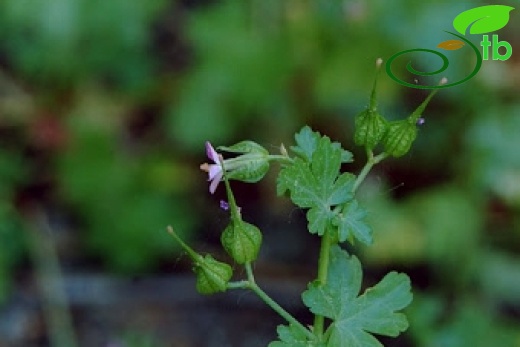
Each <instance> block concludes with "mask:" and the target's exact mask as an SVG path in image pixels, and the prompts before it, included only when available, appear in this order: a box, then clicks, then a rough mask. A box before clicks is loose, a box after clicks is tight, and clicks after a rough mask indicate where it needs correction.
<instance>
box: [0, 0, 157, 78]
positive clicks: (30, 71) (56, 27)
mask: <svg viewBox="0 0 520 347" xmlns="http://www.w3.org/2000/svg"><path fill="white" fill-rule="evenodd" d="M164 4H165V1H163V0H150V1H133V2H131V3H128V2H127V1H124V0H115V1H114V0H113V1H102V0H100V1H97V0H94V1H90V0H52V1H46V0H36V1H32V0H21V1H2V2H1V3H0V40H1V41H2V43H1V44H0V47H1V48H2V51H3V53H4V55H5V58H6V59H7V60H8V61H9V62H10V64H12V65H13V68H14V69H15V71H17V72H19V73H21V74H23V75H25V76H26V77H28V79H29V81H30V82H32V83H42V84H44V85H47V86H49V85H50V86H52V87H53V88H56V87H71V86H74V85H78V83H81V82H88V81H89V80H91V79H92V77H94V76H96V77H98V78H99V77H101V78H105V79H107V80H108V81H110V82H113V83H116V84H117V85H119V86H121V87H137V86H143V85H146V84H147V83H150V79H151V78H153V75H152V69H153V67H154V59H153V58H152V59H151V57H150V56H149V55H148V54H147V53H148V52H147V49H149V47H150V45H151V43H152V42H151V31H150V25H151V24H152V22H153V20H154V19H155V18H156V16H157V15H158V13H159V10H160V9H161V7H164Z"/></svg>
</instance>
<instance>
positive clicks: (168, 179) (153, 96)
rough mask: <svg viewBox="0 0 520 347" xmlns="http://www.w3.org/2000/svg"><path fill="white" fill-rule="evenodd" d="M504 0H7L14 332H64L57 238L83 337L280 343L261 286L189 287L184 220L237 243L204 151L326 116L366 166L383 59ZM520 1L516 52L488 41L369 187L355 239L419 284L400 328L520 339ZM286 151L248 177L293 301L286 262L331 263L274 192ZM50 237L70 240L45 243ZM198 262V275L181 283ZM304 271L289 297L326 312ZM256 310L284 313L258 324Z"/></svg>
mask: <svg viewBox="0 0 520 347" xmlns="http://www.w3.org/2000/svg"><path fill="white" fill-rule="evenodd" d="M486 4H489V2H486V1H476V0H475V1H458V2H450V1H436V2H420V1H413V0H395V1H385V0H367V1H361V0H358V1H356V0H350V1H349V0H343V1H339V0H315V1H310V0H284V1H280V0H242V1H239V0H219V1H217V0H214V1H206V0H200V1H189V0H184V1H180V0H179V1H172V0H135V1H124V0H110V1H106V0H103V1H102V0H3V1H1V2H0V347H4V346H9V347H10V346H48V345H52V343H53V342H52V341H53V340H52V338H49V334H51V333H49V331H50V330H52V329H50V326H52V324H51V323H50V322H49V315H48V314H46V313H45V307H53V301H52V300H50V299H49V297H48V295H47V296H45V294H42V292H43V293H44V290H41V288H40V287H42V286H41V285H40V286H38V285H37V283H38V280H37V279H38V278H40V279H41V278H43V280H40V283H45V279H49V278H56V276H57V274H58V273H57V272H56V271H57V270H56V269H54V270H52V269H53V268H52V259H54V257H57V258H58V259H59V265H60V267H61V271H62V275H61V276H58V278H61V280H62V281H63V283H64V285H65V289H66V296H67V298H68V299H69V304H70V307H69V308H70V310H69V312H70V313H71V320H72V325H73V330H74V332H75V334H76V338H77V340H78V341H79V345H80V346H107V347H115V346H118V347H119V346H120V347H122V346H135V347H138V346H142V347H144V346H180V347H184V346H217V347H219V346H248V347H251V346H253V347H254V346H265V345H267V342H269V341H270V340H273V339H274V338H275V330H274V327H275V326H276V325H277V324H280V323H282V322H281V320H280V319H279V318H277V317H276V316H274V315H271V312H270V311H268V310H267V311H262V310H261V309H259V308H258V307H257V306H256V305H257V303H256V301H254V299H252V298H250V297H249V296H247V297H246V298H245V299H242V296H234V297H233V296H232V298H233V299H232V300H231V301H229V300H228V301H225V300H226V299H225V298H226V295H227V294H224V295H222V296H217V297H216V298H199V297H198V296H197V295H191V294H189V293H188V292H190V291H193V292H194V290H195V289H194V286H193V282H190V281H191V278H192V277H193V276H192V275H191V274H190V265H189V261H188V259H186V257H185V256H183V255H182V253H181V252H180V249H179V248H178V246H177V245H176V244H175V243H174V242H173V241H172V240H171V239H170V238H169V237H168V235H167V234H166V232H165V226H166V225H169V224H172V225H173V226H174V228H175V229H176V231H177V232H178V233H179V234H181V235H182V236H183V237H184V238H185V239H186V240H187V241H189V242H190V243H191V244H193V245H194V247H195V248H197V249H200V250H202V251H211V252H214V253H215V254H216V255H217V257H220V258H221V259H222V258H224V259H225V256H224V255H223V254H222V251H221V250H220V248H219V245H218V238H219V235H220V232H221V230H222V228H223V227H224V226H225V224H226V219H227V216H226V214H225V212H223V211H220V210H219V208H218V203H219V199H220V198H222V197H223V196H224V195H223V192H222V191H220V190H219V191H218V192H217V194H216V195H215V196H211V195H209V193H208V192H207V183H206V176H205V175H204V173H202V172H200V171H199V169H198V165H199V164H200V163H202V162H204V161H206V156H205V153H204V142H205V141H207V140H209V141H211V142H212V143H213V144H214V145H230V144H232V143H235V142H238V141H240V140H242V139H251V140H254V141H256V142H258V143H260V144H262V145H263V146H264V147H266V148H268V149H269V150H270V151H271V152H276V151H278V147H279V145H280V144H281V143H282V142H283V143H284V144H286V146H288V145H291V144H292V141H293V140H292V136H293V134H294V132H295V131H297V130H298V129H299V128H301V127H302V126H303V125H305V124H309V125H311V126H312V127H313V128H314V129H316V130H319V131H321V132H322V133H325V134H327V135H329V136H330V137H332V138H334V139H335V140H338V141H341V142H342V143H343V145H344V146H345V148H348V149H352V150H353V152H354V154H355V159H356V161H355V163H354V164H352V165H350V166H348V167H345V169H346V170H352V171H353V172H355V173H357V172H358V171H359V170H360V168H361V167H362V165H363V161H364V154H363V152H362V151H361V150H360V149H358V148H354V145H353V141H352V135H353V117H354V116H355V115H356V114H357V113H358V112H360V111H361V110H362V109H363V108H364V107H365V106H366V104H367V103H368V98H369V93H370V89H371V85H372V81H373V77H374V74H375V71H374V62H375V60H376V58H378V57H382V58H383V59H385V60H386V59H388V58H389V57H391V56H392V55H393V54H395V53H397V52H399V51H402V50H405V49H410V48H419V47H422V48H434V47H435V45H436V44H438V43H440V42H441V41H444V40H447V39H450V37H449V35H447V34H446V33H444V32H443V30H452V24H451V23H452V20H453V18H454V17H455V16H456V15H457V14H459V13H460V12H462V11H464V10H466V9H470V8H472V7H476V6H480V5H486ZM501 4H504V5H511V6H513V7H514V6H518V5H519V3H518V1H512V0H507V1H506V0H504V1H502V2H501ZM518 11H520V9H516V10H514V11H512V12H511V19H510V22H509V23H508V25H507V26H506V27H505V28H503V29H501V30H500V31H499V32H497V33H498V34H499V37H500V40H506V41H508V42H509V43H510V44H511V45H512V47H513V55H512V57H511V58H510V59H509V60H507V61H505V62H501V61H493V60H489V61H484V62H483V66H482V69H481V70H480V72H479V73H478V74H477V76H475V77H474V78H473V79H471V80H469V81H468V82H466V83H464V84H462V85H459V86H456V87H453V88H449V89H444V90H442V91H440V92H439V93H438V94H437V95H436V96H435V98H434V99H433V101H432V103H430V106H429V107H428V108H427V110H426V112H425V118H426V123H425V124H424V125H423V126H422V128H421V130H420V134H419V138H418V140H417V141H416V143H415V144H414V146H413V148H412V151H411V152H410V153H409V154H408V155H406V156H405V157H403V158H400V159H398V160H395V159H390V160H386V161H384V162H383V163H382V164H381V165H380V166H379V167H377V168H376V170H374V172H373V173H372V174H371V175H370V176H369V179H368V180H367V181H366V183H365V184H364V186H363V188H362V189H361V191H360V196H361V199H362V201H363V202H364V205H365V206H366V207H367V208H368V209H369V211H370V218H371V223H372V225H373V226H374V232H375V244H374V245H373V246H372V247H369V248H358V247H356V248H351V251H352V252H355V253H356V254H358V255H359V256H360V257H361V258H362V259H363V260H364V266H365V270H366V282H367V284H370V283H373V282H374V281H376V280H378V279H379V278H381V277H382V275H383V274H384V273H385V272H386V271H389V270H391V269H398V270H400V271H406V272H407V273H408V274H409V275H410V276H411V278H412V282H413V285H414V294H415V299H414V302H413V304H412V306H411V308H410V309H409V310H408V314H409V318H410V329H409V330H408V331H407V333H406V334H404V336H403V337H401V338H399V339H397V340H394V339H391V340H384V341H385V346H386V345H387V346H418V347H434V346H435V347H437V346H440V347H459V346H460V347H465V346H478V347H488V346H503V347H509V346H517V347H518V346H520V98H519V97H518V95H520V51H518V52H517V50H518V49H520V35H519V34H518V33H519V32H520V14H518ZM473 39H474V43H475V44H477V45H478V42H479V41H480V40H479V39H478V38H477V37H475V38H473ZM469 53H470V52H469V51H466V50H464V49H463V50H461V51H460V52H459V53H457V54H459V55H458V56H457V55H455V54H451V55H450V59H451V64H452V65H451V66H452V67H453V69H454V71H458V72H460V71H466V70H471V65H472V64H473V62H472V59H473V58H472V57H471V55H470V54H469ZM423 58H425V57H417V59H423ZM419 61H420V62H422V64H423V66H430V65H429V64H437V63H436V62H435V61H434V62H433V63H432V62H430V61H429V60H428V59H423V60H419ZM468 62H469V63H468ZM439 77H440V76H439ZM451 77H452V76H450V75H448V78H451ZM378 93H379V108H380V111H381V113H383V115H385V116H386V117H387V118H392V119H397V118H404V117H406V116H407V115H408V114H409V113H410V112H411V111H413V110H414V109H415V107H416V106H417V105H419V104H420V102H421V101H422V100H423V99H424V98H425V96H426V92H424V91H420V90H416V89H410V88H406V87H403V86H401V85H399V84H397V83H395V82H394V81H393V80H391V79H390V78H389V77H388V76H387V75H386V73H385V72H384V71H383V72H382V73H381V75H380V79H379V86H378ZM277 169H278V168H277V167H273V168H272V170H271V172H270V174H269V175H268V176H267V177H266V179H264V180H263V181H262V182H261V183H260V184H258V185H254V186H253V185H247V184H240V183H237V184H236V185H235V186H236V189H237V190H236V195H237V200H238V203H239V205H240V206H242V208H243V211H244V216H245V218H246V219H248V220H250V221H252V222H254V223H256V224H258V225H259V226H260V227H261V228H262V230H264V232H265V237H264V239H265V241H264V247H263V249H262V251H261V255H260V259H259V261H258V264H257V268H258V272H259V275H258V280H259V282H260V284H262V280H263V279H264V281H266V282H267V283H271V284H272V288H274V289H276V288H277V289H276V290H279V292H280V293H281V294H280V293H278V294H279V296H280V297H281V300H282V301H283V300H284V294H283V293H285V292H284V290H285V289H284V287H283V285H280V284H276V283H277V282H278V283H282V284H283V283H285V282H283V281H286V280H285V278H294V279H295V283H296V284H295V288H296V289H298V290H302V289H303V288H304V287H305V282H306V281H309V280H311V279H312V278H313V277H314V276H315V262H316V257H317V255H316V254H317V244H316V239H315V238H314V237H312V236H310V235H308V234H307V233H306V231H305V229H304V227H305V223H304V221H303V220H304V214H303V213H302V212H301V211H298V210H296V209H295V208H294V207H292V206H291V205H290V204H289V202H288V201H287V199H285V198H282V199H281V200H280V199H278V198H277V197H276V196H275V189H274V180H275V178H276V174H275V171H276V170H277ZM40 234H41V235H40ZM35 235H40V236H35ZM42 235H43V236H42ZM38 237H40V238H41V237H43V238H44V239H48V240H51V241H52V242H51V245H53V246H52V247H51V248H50V251H49V252H51V253H53V254H49V255H48V257H45V256H43V257H39V251H38V242H36V243H35V242H33V241H34V240H40V239H39V238H38ZM35 244H36V246H35ZM46 261H48V262H50V263H51V264H50V265H49V266H47V267H45V262H46ZM41 262H43V266H41V267H38V265H39V263H41ZM40 265H41V264H40ZM38 269H39V270H38ZM53 271H54V272H53ZM46 276H47V277H46ZM49 276H50V277H49ZM53 276H54V277H53ZM282 276H283V277H282ZM184 278H186V279H187V281H188V282H187V283H188V285H184V283H185V282H182V281H181V282H176V279H184ZM100 279H101V280H100ZM149 279H150V280H151V281H152V282H150V283H151V285H147V284H145V285H143V281H145V283H148V282H146V281H147V280H149ZM163 280H164V281H163ZM100 281H101V282H100ZM107 281H108V282H107ZM114 281H115V282H114ZM154 281H156V282H154ZM269 281H271V282H269ZM100 283H101V284H100ZM103 283H105V284H106V283H111V284H114V283H116V284H118V285H120V286H122V287H117V286H115V287H114V286H113V285H112V286H108V287H106V286H105V287H103V285H102V284H103ZM179 283H181V284H183V285H179ZM287 283H289V282H287ZM290 283H292V282H290ZM100 286H101V287H100ZM287 286H289V284H287ZM92 288H94V289H92ZM99 288H104V289H103V290H102V289H99ZM107 288H108V289H107ZM114 288H116V289H114ZM117 288H119V291H118V290H117ZM121 288H122V289H121ZM166 289H167V290H166ZM269 289H270V287H269V284H268V285H267V287H266V290H267V291H269ZM298 290H292V289H291V290H289V292H288V293H290V294H291V295H294V297H292V298H290V299H288V300H289V301H287V305H289V307H290V310H291V311H292V312H295V314H297V315H299V316H301V318H302V319H303V320H305V319H307V320H308V322H309V323H310V321H311V320H310V318H309V317H308V316H306V315H305V313H302V312H303V311H304V310H303V309H302V305H301V303H300V300H299V297H298V296H297V295H298V294H297V293H298ZM127 291H128V293H130V294H128V293H127ZM141 291H142V292H141ZM125 293H127V294H128V299H127V301H125V295H126V294H125ZM136 293H139V294H136ZM89 295H90V296H91V297H92V298H91V299H86V297H89ZM107 295H108V296H109V297H106V296H107ZM110 295H113V296H110ZM58 299H59V298H58ZM169 299H172V300H176V301H175V304H173V305H171V306H168V307H169V309H168V310H163V311H164V312H162V313H161V314H158V313H157V312H156V311H159V308H161V307H162V308H164V305H168V304H167V303H166V304H165V303H164V302H162V301H161V300H164V301H165V302H166V301H168V300H169ZM49 300H50V305H47V306H46V302H47V301H49ZM89 300H90V301H89ZM222 300H224V304H219V302H222ZM242 300H243V301H242ZM248 300H249V301H253V303H250V302H249V301H248ZM58 301H59V300H58ZM47 303H49V302H47ZM129 303H131V305H133V306H132V307H134V308H133V309H132V310H133V311H132V310H130V309H129V308H127V307H126V306H125V305H128V304H129ZM111 304H112V306H110V305H111ZM100 305H101V306H102V307H104V309H105V310H104V311H103V310H102V309H101V308H100ZM103 305H104V306H103ZM118 305H119V306H118ZM57 307H60V305H58V306H57ZM107 307H108V308H109V309H106V308H107ZM125 307H126V308H125ZM150 307H151V308H150ZM208 307H209V308H211V309H208ZM62 309H63V310H65V311H67V307H66V305H65V306H64V305H63V303H62ZM58 310H59V309H58ZM208 310H209V311H208ZM247 310H251V312H252V314H251V317H254V316H255V315H259V314H261V315H262V317H265V318H261V319H263V320H265V321H266V322H265V323H264V324H263V325H262V326H261V327H259V326H258V325H257V323H250V325H249V326H248V325H247V324H248V323H247V320H243V319H242V318H243V316H241V315H247V314H248V313H247V312H243V311H247ZM101 311H102V312H104V313H103V315H99V314H98V313H99V312H101ZM143 312H145V313H143ZM141 314H142V315H143V316H141ZM94 317H95V318H94ZM139 317H141V319H139ZM142 317H146V318H142ZM157 317H160V318H157ZM166 317H168V318H166ZM172 317H175V318H173V322H172ZM251 317H250V318H251ZM166 319H168V323H166ZM251 319H253V318H251ZM258 319H259V318H258V316H256V320H258ZM65 320H67V319H66V318H65ZM13 322H15V323H13ZM183 322H192V323H190V324H191V325H189V326H185V325H183V324H185V323H183ZM252 322H254V319H253V320H252ZM170 323H171V324H172V325H170ZM226 324H227V325H226ZM237 324H238V325H240V324H243V325H245V326H244V327H243V329H242V330H241V332H240V334H238V333H237V332H236V326H237ZM264 325H265V327H264ZM173 326H176V327H177V328H173ZM180 327H183V328H182V329H192V330H190V331H188V332H187V330H186V331H184V330H181V328H180ZM195 327H199V328H195ZM264 328H265V329H264ZM234 329H235V330H234ZM51 335H52V334H51ZM55 345H56V344H55Z"/></svg>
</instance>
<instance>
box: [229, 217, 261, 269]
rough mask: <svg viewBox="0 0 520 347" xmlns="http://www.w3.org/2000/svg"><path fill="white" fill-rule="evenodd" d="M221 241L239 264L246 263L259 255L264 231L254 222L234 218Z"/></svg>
mask: <svg viewBox="0 0 520 347" xmlns="http://www.w3.org/2000/svg"><path fill="white" fill-rule="evenodd" d="M220 242H221V243H222V246H223V247H224V249H225V250H226V252H227V253H228V254H229V255H230V256H231V257H232V258H233V259H234V260H235V261H236V262H237V263H238V264H245V263H247V262H252V261H254V260H255V259H256V257H257V256H258V251H259V250H260V246H261V245H262V233H261V232H260V230H259V229H258V228H257V227H256V226H254V225H253V224H249V223H246V222H244V221H243V220H241V219H233V220H231V222H230V223H229V225H228V226H227V227H226V229H225V230H224V232H223V233H222V236H221V237H220Z"/></svg>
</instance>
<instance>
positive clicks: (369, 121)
mask: <svg viewBox="0 0 520 347" xmlns="http://www.w3.org/2000/svg"><path fill="white" fill-rule="evenodd" d="M355 124H356V131H355V133H354V142H355V143H356V145H358V146H365V147H366V148H367V149H369V150H372V149H374V147H375V146H376V145H377V144H378V143H379V141H381V139H382V138H383V137H384V136H385V134H386V131H387V129H388V122H387V120H386V119H384V118H383V116H381V115H380V114H379V113H378V112H377V111H376V110H375V109H372V108H370V107H369V108H367V109H366V110H364V111H363V112H361V113H359V114H358V115H357V116H356V119H355Z"/></svg>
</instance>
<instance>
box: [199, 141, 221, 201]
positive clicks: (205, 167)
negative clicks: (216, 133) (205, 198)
mask: <svg viewBox="0 0 520 347" xmlns="http://www.w3.org/2000/svg"><path fill="white" fill-rule="evenodd" d="M206 154H207V156H208V158H209V159H211V160H212V161H213V163H214V164H208V163H204V164H202V165H201V166H200V169H201V170H202V171H205V172H207V173H208V181H211V183H210V185H209V192H210V193H211V194H213V193H215V191H216V190H217V186H218V184H219V182H220V181H221V180H222V177H223V176H224V172H223V171H222V164H221V162H220V161H221V160H222V157H221V156H220V155H219V154H218V153H217V151H215V149H214V148H213V146H212V145H211V143H209V141H206Z"/></svg>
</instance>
